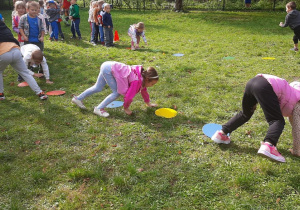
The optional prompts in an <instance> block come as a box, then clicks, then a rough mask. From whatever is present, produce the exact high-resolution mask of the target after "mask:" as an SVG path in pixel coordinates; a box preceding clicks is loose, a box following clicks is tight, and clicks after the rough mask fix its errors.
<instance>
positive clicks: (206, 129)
mask: <svg viewBox="0 0 300 210" xmlns="http://www.w3.org/2000/svg"><path fill="white" fill-rule="evenodd" d="M221 129H222V125H219V124H215V123H209V124H205V125H204V126H203V127H202V131H203V133H204V134H205V135H206V136H208V137H209V138H211V137H212V136H213V135H214V134H215V132H216V131H218V130H221Z"/></svg>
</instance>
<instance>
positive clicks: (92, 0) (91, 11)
mask: <svg viewBox="0 0 300 210" xmlns="http://www.w3.org/2000/svg"><path fill="white" fill-rule="evenodd" d="M93 2H94V0H91V1H90V8H89V17H88V22H89V25H90V28H91V35H90V37H91V41H92V36H93V23H92V19H93Z"/></svg>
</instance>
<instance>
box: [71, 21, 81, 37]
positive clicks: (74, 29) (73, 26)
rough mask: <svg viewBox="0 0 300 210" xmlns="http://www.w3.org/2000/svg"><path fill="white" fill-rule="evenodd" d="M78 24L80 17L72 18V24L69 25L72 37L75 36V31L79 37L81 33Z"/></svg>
mask: <svg viewBox="0 0 300 210" xmlns="http://www.w3.org/2000/svg"><path fill="white" fill-rule="evenodd" d="M79 24H80V19H79V18H78V19H73V20H72V25H71V32H72V34H73V37H76V34H75V31H76V33H77V35H78V37H81V33H80V30H79Z"/></svg>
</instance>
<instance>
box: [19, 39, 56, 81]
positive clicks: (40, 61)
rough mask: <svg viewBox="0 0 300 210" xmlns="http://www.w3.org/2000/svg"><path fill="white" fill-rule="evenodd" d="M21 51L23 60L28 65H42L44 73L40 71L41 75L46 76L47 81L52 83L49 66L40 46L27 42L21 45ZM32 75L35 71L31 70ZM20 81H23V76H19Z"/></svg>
mask: <svg viewBox="0 0 300 210" xmlns="http://www.w3.org/2000/svg"><path fill="white" fill-rule="evenodd" d="M21 53H22V56H23V61H24V63H25V65H26V66H27V67H29V68H30V67H36V66H39V65H41V67H42V71H43V73H40V72H39V76H45V78H46V83H48V84H52V83H53V82H52V81H50V74H49V67H48V65H47V61H46V58H45V57H44V55H43V53H42V51H41V50H40V48H39V47H38V46H36V45H34V44H26V45H24V46H22V47H21ZM28 70H29V69H28ZM29 71H30V74H31V75H35V74H36V73H34V72H33V71H31V70H29ZM18 81H22V78H20V76H19V78H18Z"/></svg>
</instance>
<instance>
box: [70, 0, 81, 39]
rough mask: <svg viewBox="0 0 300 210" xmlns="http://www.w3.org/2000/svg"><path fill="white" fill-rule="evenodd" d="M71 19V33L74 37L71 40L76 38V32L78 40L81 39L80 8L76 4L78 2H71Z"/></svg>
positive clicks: (75, 0) (73, 0)
mask: <svg viewBox="0 0 300 210" xmlns="http://www.w3.org/2000/svg"><path fill="white" fill-rule="evenodd" d="M70 2H71V6H70V9H69V11H70V13H69V18H70V20H71V21H72V25H71V32H72V34H73V36H72V37H71V38H76V34H75V31H76V33H77V36H78V39H81V33H80V30H79V24H80V15H79V6H78V5H77V4H76V2H77V0H71V1H70Z"/></svg>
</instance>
